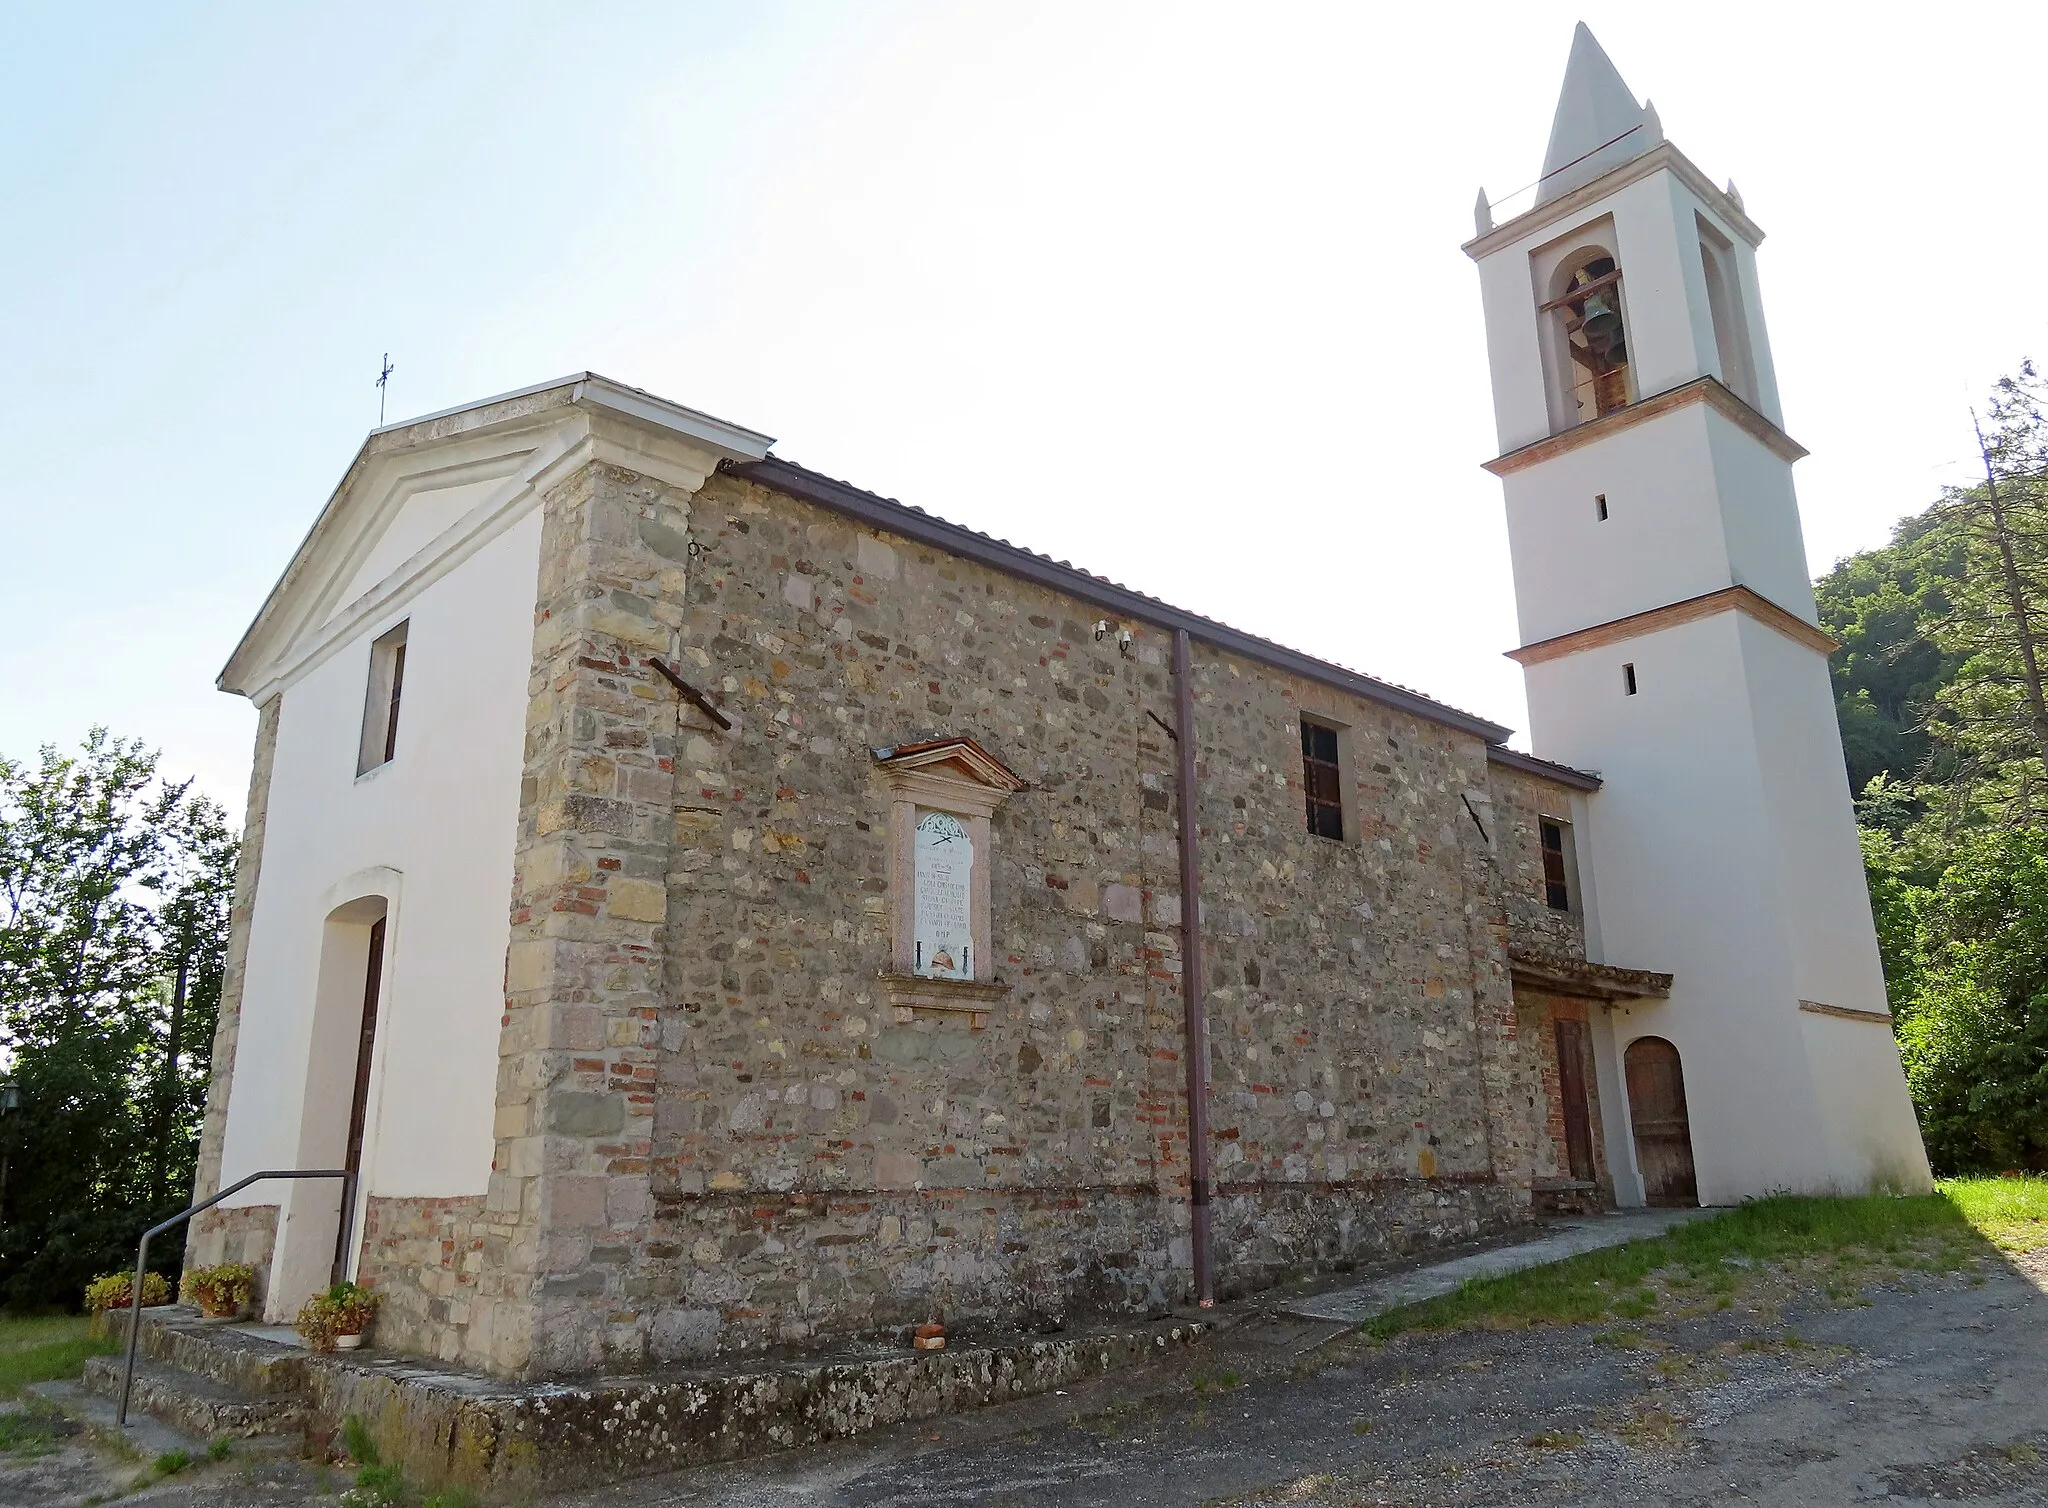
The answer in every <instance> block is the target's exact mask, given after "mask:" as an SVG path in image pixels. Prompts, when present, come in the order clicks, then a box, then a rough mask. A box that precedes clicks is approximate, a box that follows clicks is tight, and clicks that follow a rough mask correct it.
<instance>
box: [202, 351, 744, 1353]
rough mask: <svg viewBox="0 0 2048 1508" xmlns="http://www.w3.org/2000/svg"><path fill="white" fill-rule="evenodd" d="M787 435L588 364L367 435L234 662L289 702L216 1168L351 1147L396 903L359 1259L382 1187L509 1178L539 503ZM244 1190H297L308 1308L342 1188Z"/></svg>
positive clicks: (287, 1246)
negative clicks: (368, 980)
mask: <svg viewBox="0 0 2048 1508" xmlns="http://www.w3.org/2000/svg"><path fill="white" fill-rule="evenodd" d="M650 420H651V421H654V422H653V425H652V426H650V424H649V422H648V421H650ZM692 421H702V422H692ZM664 430H668V431H676V430H680V431H681V433H680V434H679V435H671V434H665V433H663V431H664ZM766 446H767V441H766V440H765V438H764V437H757V436H752V435H751V434H749V433H748V432H745V431H739V430H735V429H732V428H731V427H729V426H723V425H720V424H719V423H718V422H717V421H713V420H709V419H708V418H705V417H704V416H698V415H694V414H691V413H690V411H687V410H681V409H678V408H676V407H675V406H673V405H668V404H664V403H661V402H660V401H659V400H654V399H651V398H649V397H648V396H647V395H644V394H640V393H638V392H637V391H636V390H633V389H628V388H623V387H621V386H619V385H617V384H612V383H608V382H606V381H605V380H604V379H600V378H594V377H592V376H590V374H581V375H580V376H579V377H577V378H571V379H564V380H563V381H562V382H559V383H554V384H544V385H542V386H541V387H540V388H536V389H530V390H526V391H525V392H522V393H517V394H510V395H507V396H506V398H504V399H500V400H491V401H487V402H486V403H483V404H479V405H475V406H472V407H471V408H468V409H465V410H462V411H459V412H458V413H456V414H453V415H450V416H445V417H444V418H442V419H441V421H440V422H438V423H437V422H435V420H434V419H433V418H430V419H429V420H425V421H414V422H413V423H412V424H410V425H408V426H394V427H393V429H392V430H391V431H387V432H383V433H381V434H379V435H373V436H372V437H371V440H370V442H369V444H367V445H366V446H365V448H364V450H363V453H362V454H361V455H360V456H359V457H358V459H357V461H356V463H355V464H354V465H353V466H352V467H351V468H350V471H349V473H348V475H347V477H346V478H344V480H343V482H342V485H341V486H340V487H339V488H338V489H337V491H336V493H335V495H334V497H333V499H332V500H331V501H330V502H329V503H328V505H327V507H326V508H325V509H324V510H323V512H322V514H321V516H320V519H319V521H318V522H317V523H316V524H315V526H314V528H313V531H312V532H311V534H310V535H309V536H308V538H307V540H306V542H305V544H304V545H302V546H301V548H300V550H299V553H298V555H297V557H296V558H295V559H294V561H293V562H292V565H291V566H290V568H289V569H288V570H287V571H286V573H285V576H284V578H283V579H282V580H281V581H280V583H279V585H278V587H277V589H276V590H275V591H274V592H273V594H272V596H271V598H270V600H269V602H268V603H267V604H266V606H265V608H264V610H263V612H262V614H261V615H259V617H258V618H257V620H256V622H255V624H254V625H252V627H251V629H250V631H249V634H248V636H247V637H246V638H245V639H244V641H243V643H242V645H241V646H240V648H238V649H237V651H236V653H235V656H234V658H233V660H232V661H231V662H230V663H229V666H228V668H227V670H226V671H224V672H223V674H222V677H221V685H222V688H223V689H225V690H230V691H236V692H240V693H241V694H244V695H247V696H249V697H250V699H251V700H253V701H255V702H256V703H257V704H258V705H259V706H262V705H266V704H268V703H269V702H270V701H271V700H272V699H273V698H278V697H281V698H283V701H282V704H281V709H280V716H279V718H278V730H277V746H276V752H275V756H274V764H273V767H272V773H271V780H270V794H269V801H268V807H267V814H266V824H265V833H264V840H263V852H262V855H261V861H260V867H259V879H258V883H257V888H256V894H255V898H254V905H253V909H252V911H251V916H250V922H249V945H248V946H249V952H248V963H247V971H246V975H245V981H244V986H243V996H242V1009H241V1021H240V1028H239V1034H238V1039H237V1043H236V1049H235V1065H234V1077H233V1081H232V1083H233V1087H232V1091H231V1095H230V1099H229V1104H228V1108H227V1124H226V1130H225V1138H224V1144H223V1151H222V1168H221V1177H220V1186H222V1187H226V1186H227V1185H229V1184H231V1183H233V1182H235V1181H236V1180H237V1179H240V1178H243V1177H245V1176H247V1175H248V1174H250V1173H253V1172H257V1171H259V1170H262V1169H285V1168H338V1167H340V1166H341V1164H342V1161H343V1158H344V1155H345V1152H346V1145H347V1139H348V1122H349V1116H350V1108H351V1101H352V1098H353V1090H354V1070H355V1064H356V1060H357V1043H358V1040H359V1035H358V1034H359V1029H360V1025H361V1020H362V1008H363V998H364V984H365V973H366V967H367V963H368V957H369V935H370V924H371V923H372V922H374V921H375V920H377V919H378V918H379V917H381V918H382V919H383V920H384V922H385V938H384V955H383V967H382V972H381V987H380V991H379V1001H378V1012H377V1022H376V1031H375V1036H374V1039H373V1040H374V1046H373V1050H372V1055H371V1063H370V1068H369V1091H368V1097H367V1104H366V1115H365V1127H364V1135H363V1146H362V1154H361V1170H362V1171H361V1188H360V1189H359V1191H358V1195H357V1198H356V1200H355V1202H354V1218H353V1221H352V1225H353V1230H352V1232H351V1239H350V1241H349V1242H348V1243H347V1247H346V1249H347V1251H348V1253H349V1258H348V1262H349V1264H353V1262H354V1261H355V1260H356V1259H357V1257H358V1255H359V1253H360V1251H361V1246H362V1234H363V1227H364V1224H365V1221H366V1219H367V1214H368V1210H369V1207H370V1201H371V1200H374V1199H395V1198H396V1199H402V1198H434V1199H442V1198H459V1197H463V1196H471V1195H483V1194H484V1193H485V1192H486V1191H487V1189H488V1187H489V1183H490V1176H491V1164H492V1154H493V1146H494V1131H495V1110H496V1092H497V1073H498V1042H499V1028H500V1023H501V1018H502V1014H503V1011H504V1008H505V996H504V983H505V959H506V946H507V942H508V939H509V928H510V915H509V912H510V904H511V898H512V894H513V864H514V846H515V841H516V837H517V832H518V816H519V794H520V781H521V777H522V774H523V768H524V742H525V728H526V718H527V709H528V704H529V677H530V674H531V668H532V663H533V642H534V611H535V606H534V605H535V599H536V592H537V581H538V571H539V564H540V550H541V531H542V499H543V496H544V495H545V493H546V492H547V490H548V489H549V488H550V487H551V486H553V485H554V483H555V482H557V481H558V480H561V479H563V478H565V477H567V476H569V475H571V474H572V473H573V472H575V471H576V470H577V469H578V468H579V467H581V466H583V465H584V464H585V463H586V462H588V461H589V460H591V459H593V458H597V459H605V460H611V461H614V462H616V463H618V464H621V465H626V466H630V467H632V468H634V469H636V470H639V471H642V472H647V473H651V474H656V475H664V474H668V473H670V472H678V473H687V474H688V477H689V478H690V480H691V484H692V485H695V484H696V483H698V482H701V480H702V477H703V474H704V470H705V468H706V467H707V466H710V465H715V464H716V461H717V459H718V457H719V455H721V454H734V453H737V454H759V453H764V452H765V450H766ZM671 452H673V453H671ZM401 623H403V624H405V625H407V630H406V640H405V642H406V659H405V669H404V689H403V695H402V698H401V703H400V709H399V718H398V733H397V737H396V740H395V748H394V751H393V756H392V758H391V759H390V760H389V761H388V762H384V763H381V764H378V765H376V766H375V767H374V768H371V769H369V770H367V771H363V772H361V773H358V767H359V754H360V752H361V750H362V746H363V737H362V733H363V726H364V720H365V715H366V706H365V703H366V690H367V688H368V686H369V684H370V681H371V653H372V648H371V646H372V644H373V642H374V641H376V640H377V639H378V638H379V637H380V636H381V635H384V634H385V633H387V631H389V630H391V629H392V628H394V627H395V626H396V625H399V624H401ZM229 1203H230V1205H231V1206H232V1205H267V1204H276V1205H278V1206H279V1217H278V1231H277V1240H276V1243H275V1246H274V1250H273V1257H272V1261H271V1270H270V1272H269V1274H268V1275H267V1281H266V1283H265V1284H264V1287H263V1291H264V1293H265V1294H266V1306H267V1313H268V1317H269V1318H270V1319H272V1320H284V1319H289V1318H290V1317H291V1316H292V1315H293V1314H295V1313H296V1311H297V1308H298V1305H299V1304H300V1303H301V1302H302V1301H303V1299H304V1298H305V1296H306V1295H307V1294H309V1293H311V1292H312V1291H314V1290H315V1289H317V1288H319V1287H320V1286H322V1285H324V1284H325V1283H326V1282H327V1281H328V1276H329V1273H330V1270H331V1268H332V1266H333V1264H334V1260H335V1252H336V1246H337V1241H336V1237H337V1222H338V1217H339V1213H340V1203H341V1199H340V1188H339V1185H338V1183H337V1182H334V1181H319V1182H281V1181H280V1182H267V1183H262V1184H258V1185H255V1186H253V1187H251V1188H249V1189H247V1190H245V1191H244V1192H242V1193H241V1194H238V1195H236V1196H234V1197H233V1198H232V1199H231V1200H230V1201H229Z"/></svg>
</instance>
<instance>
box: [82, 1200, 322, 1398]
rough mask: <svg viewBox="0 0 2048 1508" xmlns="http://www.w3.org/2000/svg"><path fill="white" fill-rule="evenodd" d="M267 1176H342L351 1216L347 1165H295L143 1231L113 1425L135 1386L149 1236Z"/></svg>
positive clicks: (138, 1245)
mask: <svg viewBox="0 0 2048 1508" xmlns="http://www.w3.org/2000/svg"><path fill="white" fill-rule="evenodd" d="M266 1178H339V1179H340V1180H341V1217H342V1219H344V1220H346V1219H348V1218H349V1217H350V1214H351V1211H350V1210H349V1191H350V1182H351V1181H350V1178H349V1174H348V1170H347V1169H345V1168H295V1169H292V1170H289V1171H285V1172H272V1173H251V1174H250V1175H249V1176H248V1177H247V1178H244V1179H243V1180H242V1181H241V1182H240V1183H233V1184H229V1185H228V1186H227V1187H226V1188H224V1189H222V1190H221V1191H220V1192H219V1193H218V1194H215V1195H214V1196H213V1197H212V1198H211V1199H202V1200H201V1201H200V1202H199V1203H197V1204H195V1205H193V1206H192V1208H190V1209H188V1210H185V1211H183V1212H182V1213H179V1214H176V1215H173V1216H171V1218H170V1219H168V1220H163V1221H159V1222H158V1223H157V1224H155V1225H152V1226H151V1227H150V1228H149V1229H148V1230H146V1231H144V1232H143V1233H142V1240H141V1241H140V1242H138V1243H137V1244H136V1247H135V1283H134V1286H133V1287H132V1288H130V1289H129V1292H128V1360H127V1361H126V1363H124V1364H123V1366H122V1369H121V1403H120V1406H119V1407H118V1408H116V1409H115V1410H114V1427H115V1428H116V1429H126V1428H127V1427H128V1394H129V1392H130V1390H131V1389H133V1388H134V1386H135V1347H136V1345H137V1343H138V1342H140V1341H141V1339H142V1275H143V1269H144V1266H145V1264H146V1263H147V1262H148V1261H149V1238H150V1237H151V1236H160V1235H162V1234H163V1233H164V1232H165V1231H167V1230H169V1229H170V1228H171V1227H172V1226H174V1225H182V1224H184V1223H185V1222H186V1221H187V1220H190V1219H191V1218H192V1217H193V1216H194V1215H196V1214H198V1213H199V1212H200V1211H202V1210H210V1209H212V1208H213V1207H214V1206H215V1205H216V1204H219V1203H220V1202H221V1200H223V1199H225V1198H227V1197H228V1195H230V1194H238V1193H240V1192H241V1191H242V1190H243V1189H246V1188H247V1187H248V1186H249V1185H250V1184H252V1183H261V1182H262V1181H263V1180H264V1179H266Z"/></svg>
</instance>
